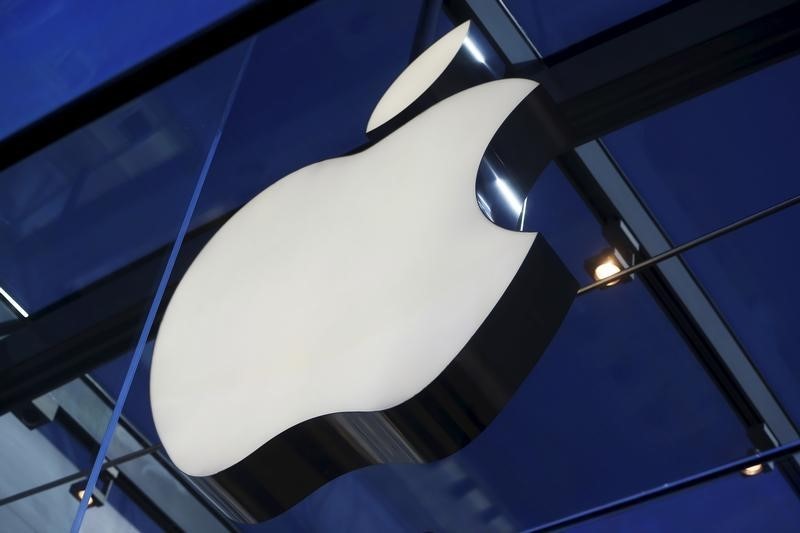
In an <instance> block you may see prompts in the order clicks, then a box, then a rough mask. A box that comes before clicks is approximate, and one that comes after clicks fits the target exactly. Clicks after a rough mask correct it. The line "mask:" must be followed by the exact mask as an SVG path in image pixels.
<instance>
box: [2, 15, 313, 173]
mask: <svg viewBox="0 0 800 533" xmlns="http://www.w3.org/2000/svg"><path fill="white" fill-rule="evenodd" d="M313 1H314V0H256V1H253V2H250V3H248V4H247V5H246V6H244V7H243V8H241V9H239V10H237V11H235V12H234V13H232V14H231V15H228V16H227V17H224V18H223V19H221V20H220V21H218V22H216V23H214V24H213V25H211V26H209V27H207V28H205V29H203V30H201V31H199V32H197V33H195V34H193V35H190V36H189V37H187V38H185V39H183V40H181V41H179V42H178V43H176V44H174V45H172V46H170V47H169V48H167V49H165V50H164V51H162V52H160V53H158V54H156V55H154V56H153V57H151V58H149V59H147V60H145V61H144V62H142V63H140V64H138V65H134V66H133V67H131V68H129V69H128V70H126V71H125V72H122V73H121V74H118V75H117V76H115V77H114V78H112V79H110V80H108V81H107V82H105V83H103V84H101V85H99V86H97V87H96V88H94V89H92V90H90V91H88V92H86V93H84V94H82V95H81V96H79V97H77V98H75V99H74V100H72V101H71V102H69V103H67V104H65V105H63V106H61V107H59V108H58V109H56V110H54V111H52V112H51V113H49V114H47V115H45V116H43V117H42V118H40V119H38V120H36V121H35V122H33V123H31V124H30V125H28V126H26V127H24V128H22V129H21V130H19V131H17V132H15V133H13V134H11V135H10V136H8V137H6V138H5V139H3V140H2V141H0V170H3V169H6V168H8V167H9V166H11V165H13V164H14V163H16V162H17V161H20V160H22V159H24V158H26V157H28V156H29V155H31V154H33V153H34V152H36V151H38V150H41V149H42V148H44V147H45V146H47V145H48V144H51V143H53V142H55V141H57V140H58V139H60V138H62V137H64V136H66V135H68V134H69V133H71V132H73V131H75V130H77V129H78V128H81V127H83V126H86V125H87V124H89V123H90V122H92V121H93V120H95V119H98V118H100V117H101V116H103V115H105V114H106V113H108V112H110V111H113V110H114V109H116V108H118V107H119V106H121V105H122V104H124V103H126V102H128V101H130V100H132V99H134V98H136V97H138V96H141V95H142V94H144V93H146V92H147V91H149V90H151V89H153V88H155V87H157V86H158V85H160V84H161V83H164V82H165V81H167V80H169V79H172V78H173V77H175V76H177V75H178V74H180V73H182V72H185V71H187V70H189V69H190V68H192V67H194V66H196V65H198V64H200V63H202V62H203V61H205V60H207V59H210V58H211V57H213V56H215V55H217V54H219V53H220V52H223V51H224V50H227V49H228V48H230V47H231V46H233V45H235V44H237V43H239V42H241V41H243V40H245V39H246V38H248V37H250V36H252V35H254V34H256V33H257V32H259V31H261V30H263V29H264V28H266V27H268V26H270V25H271V24H274V23H276V22H278V21H280V20H282V19H284V18H286V17H288V16H290V15H292V14H293V13H295V12H297V11H299V10H301V9H302V8H304V7H306V6H307V5H309V4H311V3H313Z"/></svg>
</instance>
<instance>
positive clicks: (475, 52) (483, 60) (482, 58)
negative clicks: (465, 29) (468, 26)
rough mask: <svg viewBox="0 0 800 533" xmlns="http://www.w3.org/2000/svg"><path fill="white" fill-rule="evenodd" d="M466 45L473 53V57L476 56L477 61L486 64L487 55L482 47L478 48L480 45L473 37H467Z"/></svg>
mask: <svg viewBox="0 0 800 533" xmlns="http://www.w3.org/2000/svg"><path fill="white" fill-rule="evenodd" d="M464 47H465V48H466V49H467V50H468V51H469V53H470V54H472V57H474V58H475V61H477V62H479V63H483V64H484V65H485V64H486V56H484V55H483V54H482V53H481V51H480V49H478V46H477V45H476V44H475V43H474V42H472V39H470V38H469V37H467V38H465V39H464Z"/></svg>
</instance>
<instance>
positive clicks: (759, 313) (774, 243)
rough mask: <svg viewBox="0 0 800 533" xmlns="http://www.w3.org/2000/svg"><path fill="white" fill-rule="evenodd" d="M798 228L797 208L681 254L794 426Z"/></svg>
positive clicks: (798, 366)
mask: <svg viewBox="0 0 800 533" xmlns="http://www.w3.org/2000/svg"><path fill="white" fill-rule="evenodd" d="M798 228H800V206H796V207H793V208H789V209H788V210H786V211H783V212H781V213H778V214H777V215H773V216H771V217H769V218H766V219H764V220H761V221H759V222H757V223H755V224H752V225H749V226H746V227H744V228H742V229H740V230H737V231H735V232H733V233H731V234H728V235H726V236H724V237H722V238H720V239H718V240H716V241H712V242H710V243H708V244H705V245H703V246H701V247H699V248H697V249H695V250H692V251H690V252H688V253H687V254H686V255H685V258H686V261H687V263H688V265H689V267H690V268H691V269H692V271H693V272H694V273H695V275H696V276H697V278H698V279H699V281H700V282H701V284H702V285H703V286H704V287H705V288H706V290H707V291H708V293H709V295H710V296H711V298H712V299H713V301H714V302H715V303H716V305H717V307H718V308H719V309H720V311H721V312H722V315H723V316H724V317H725V319H726V320H727V321H728V323H729V324H730V325H731V326H732V328H733V331H734V332H736V335H737V336H738V338H739V340H740V341H741V342H742V343H743V344H744V347H745V349H746V351H747V352H748V353H749V355H750V357H751V359H752V360H753V362H754V363H755V365H756V367H757V368H758V369H759V371H760V372H761V374H762V375H763V376H764V378H765V379H766V381H767V383H768V384H769V385H770V388H771V389H772V391H773V393H774V394H775V395H776V397H777V398H778V401H779V402H780V403H781V404H782V405H783V407H784V409H786V410H787V411H788V412H789V414H790V415H791V418H792V419H793V420H794V421H795V424H799V423H800V357H798V356H797V347H798V346H800V330H799V329H798V327H797V318H798V302H800V286H798V284H797V265H798V264H800V249H799V248H798V247H797V246H796V245H795V244H794V241H795V240H796V239H795V237H794V236H795V235H796V233H797V229H798Z"/></svg>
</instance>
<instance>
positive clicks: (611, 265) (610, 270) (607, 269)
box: [594, 258, 622, 287]
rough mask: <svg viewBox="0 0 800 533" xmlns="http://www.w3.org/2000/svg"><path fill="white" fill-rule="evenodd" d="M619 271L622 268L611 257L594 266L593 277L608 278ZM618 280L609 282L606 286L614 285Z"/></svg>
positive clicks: (597, 278) (598, 279) (596, 278)
mask: <svg viewBox="0 0 800 533" xmlns="http://www.w3.org/2000/svg"><path fill="white" fill-rule="evenodd" d="M621 271H622V269H621V268H620V266H619V265H618V264H617V262H616V261H614V260H613V259H611V258H608V259H606V260H605V261H603V262H602V263H600V264H599V265H597V266H596V267H594V279H595V280H597V281H600V280H602V279H606V278H609V277H611V276H613V275H614V274H617V273H618V272H621ZM618 282H619V280H614V281H612V282H610V283H609V284H608V286H609V287H610V286H611V285H614V284H615V283H618Z"/></svg>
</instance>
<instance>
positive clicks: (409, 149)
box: [150, 23, 577, 522]
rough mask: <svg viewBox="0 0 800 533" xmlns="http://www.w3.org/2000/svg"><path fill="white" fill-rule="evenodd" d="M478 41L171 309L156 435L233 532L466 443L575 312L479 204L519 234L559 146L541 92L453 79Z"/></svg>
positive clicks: (158, 372)
mask: <svg viewBox="0 0 800 533" xmlns="http://www.w3.org/2000/svg"><path fill="white" fill-rule="evenodd" d="M474 31H475V29H474V28H471V26H470V24H469V23H465V24H463V25H461V26H459V27H457V28H455V29H454V30H452V31H451V32H450V33H448V34H447V35H445V36H444V37H442V39H440V40H439V41H437V42H436V43H435V44H434V45H433V46H431V47H430V48H429V49H428V50H427V51H426V52H424V53H423V54H422V55H421V56H420V57H419V58H417V59H416V60H415V61H414V62H412V63H411V65H409V67H408V68H407V69H406V70H405V71H404V72H403V73H402V74H401V75H400V76H399V77H398V78H397V79H396V81H395V82H394V83H393V84H392V86H391V87H390V88H389V89H388V90H387V92H386V93H385V94H384V96H383V97H382V98H381V100H380V102H379V103H378V105H377V107H376V108H375V111H374V112H373V115H372V117H371V118H370V121H369V126H368V130H369V131H370V132H371V133H373V134H376V138H377V139H379V140H376V142H375V143H374V144H372V145H371V146H369V147H368V148H367V149H365V150H363V151H361V152H359V153H356V154H353V155H349V156H345V157H340V158H335V159H330V160H327V161H322V162H320V163H316V164H313V165H310V166H307V167H305V168H302V169H300V170H298V171H296V172H294V173H292V174H290V175H288V176H286V177H284V178H283V179H281V180H279V181H278V182H276V183H275V184H273V185H272V186H270V187H268V188H267V189H266V190H264V191H263V192H261V193H260V194H259V195H257V196H256V197H255V198H253V199H252V200H251V201H250V202H249V203H247V204H246V205H245V206H244V207H242V208H241V209H240V210H239V211H238V212H237V213H236V214H235V215H234V216H233V217H232V218H231V219H230V220H229V221H228V222H227V223H226V224H225V225H224V226H223V227H222V228H221V229H220V230H219V231H218V232H217V233H216V235H215V236H214V237H213V238H212V239H211V240H210V241H209V242H208V244H207V245H206V246H205V248H204V249H203V250H202V251H201V252H200V254H199V255H198V256H197V257H196V259H195V260H194V262H193V263H192V265H191V266H190V268H189V269H188V271H187V272H186V274H185V275H184V277H183V279H182V280H181V281H180V283H179V285H178V287H177V289H176V291H175V293H174V295H173V297H172V299H171V301H170V302H169V305H168V307H167V310H166V313H165V315H164V318H163V320H162V322H161V325H160V328H159V331H158V335H157V339H156V344H155V349H154V354H153V362H152V368H151V377H150V394H151V404H152V410H153V417H154V420H155V423H156V428H157V430H158V433H159V436H160V437H161V439H162V443H163V445H164V448H165V450H166V451H167V453H168V454H169V456H170V458H171V459H172V461H173V462H174V463H175V465H176V466H177V467H178V468H180V469H181V470H182V471H183V472H185V473H187V474H189V475H191V476H198V477H208V478H209V484H210V486H213V490H214V492H215V493H216V494H217V496H218V498H219V499H220V500H221V501H223V500H225V501H227V504H226V503H225V502H224V501H223V503H222V505H223V506H227V507H228V508H229V509H233V508H235V511H232V512H231V514H233V515H235V517H236V518H238V519H239V520H242V521H250V522H252V521H260V520H264V519H267V518H270V517H273V516H276V515H278V514H280V513H281V512H283V511H284V510H286V509H288V508H289V507H291V506H292V505H294V504H295V503H296V502H298V501H299V500H301V499H302V498H304V497H305V496H307V495H308V494H310V493H311V492H313V491H314V490H315V489H317V488H319V487H320V486H321V485H322V484H324V483H326V482H327V481H329V480H331V479H333V478H335V477H337V476H339V475H341V474H344V473H347V472H349V471H352V470H354V469H356V468H360V467H363V466H368V465H372V464H379V463H387V462H428V461H433V460H437V459H440V458H443V457H445V456H447V455H449V454H452V453H454V452H455V451H457V450H459V449H461V448H462V447H463V446H465V445H466V444H468V443H469V442H470V441H471V440H472V439H473V438H475V437H476V436H477V435H478V434H479V433H480V432H481V431H482V430H483V429H484V428H485V427H486V426H488V424H489V423H490V422H491V421H492V419H493V418H494V417H495V416H496V415H497V413H498V412H499V411H500V410H501V409H502V408H503V406H504V405H505V404H506V402H507V401H508V400H509V399H510V397H511V395H513V393H514V391H515V390H516V389H517V387H518V386H519V384H520V383H521V382H522V381H523V380H524V378H525V376H527V374H528V373H529V372H530V370H531V368H532V367H533V366H534V364H535V363H536V361H537V360H538V359H539V358H540V357H541V355H542V353H543V352H544V350H545V348H546V346H547V344H548V342H549V341H550V339H551V338H552V336H553V335H554V334H555V332H556V330H557V329H558V326H559V325H560V323H561V321H562V319H563V317H564V315H565V314H566V312H567V309H568V308H569V306H570V304H571V302H572V299H573V298H574V295H575V291H576V289H577V283H576V282H575V280H574V279H573V278H572V276H571V275H570V274H569V273H568V271H567V269H566V268H565V267H564V266H563V265H562V263H561V262H560V260H559V259H558V257H557V256H556V255H555V254H554V252H553V251H552V250H551V249H550V247H549V246H548V245H547V243H546V242H545V241H544V239H543V238H542V237H541V236H540V235H538V234H536V233H528V232H522V231H518V229H520V228H512V230H509V229H506V228H504V227H500V226H499V225H497V224H496V223H494V222H493V220H494V219H493V213H492V209H494V208H496V205H495V207H494V208H493V207H492V206H491V205H489V204H488V203H487V202H484V204H486V205H485V206H482V205H480V203H481V198H482V195H481V186H480V184H481V183H484V184H488V185H486V187H494V190H495V191H496V192H498V194H500V196H502V197H504V198H505V199H506V200H507V201H506V204H507V205H509V206H511V212H512V213H516V214H515V215H514V216H516V217H517V219H516V220H512V222H513V223H512V224H511V225H512V226H513V225H515V224H516V223H517V221H518V220H521V218H522V217H523V216H524V213H523V212H522V210H523V209H524V205H523V203H524V200H523V199H524V197H525V195H526V194H527V189H529V188H530V184H531V183H532V180H534V179H535V178H536V176H538V174H539V172H540V171H541V170H542V168H543V166H544V164H546V163H547V161H548V160H549V159H550V158H551V157H552V156H553V155H555V153H556V152H557V151H558V150H559V149H563V148H564V143H565V141H564V140H563V139H560V137H559V135H560V133H553V132H552V131H550V132H548V131H542V130H548V129H553V128H552V124H554V123H555V122H554V121H556V119H554V118H553V116H552V115H551V114H550V113H551V111H548V109H549V108H548V106H547V103H546V102H547V101H546V95H544V94H543V91H542V90H540V89H537V84H536V82H533V81H530V80H524V79H500V80H496V81H489V80H488V79H483V78H482V77H481V76H477V77H476V76H473V78H471V79H470V80H468V81H466V82H465V81H464V80H465V77H464V75H463V72H464V69H463V68H461V67H459V68H460V70H459V71H458V72H456V71H453V68H454V65H455V66H458V63H459V61H462V60H463V56H464V55H465V54H469V55H472V56H474V55H475V50H472V49H471V47H472V48H474V47H475V44H474V42H473V41H472V40H471V39H473V38H475V37H473V34H474ZM473 62H474V61H473ZM486 63H487V61H486V58H485V57H484V62H483V65H486ZM451 71H452V72H451ZM449 78H453V79H456V78H457V80H458V81H457V83H455V84H450V88H448V84H447V83H445V82H446V81H447V79H449ZM452 86H455V89H453V88H452ZM434 92H438V94H439V96H438V97H435V96H432V94H433V93H434ZM431 98H433V100H434V101H432V102H430V103H429V104H426V105H423V106H422V107H420V106H421V104H420V102H424V101H425V100H426V99H431ZM415 106H416V107H417V108H418V109H414V108H415ZM409 110H412V112H409ZM553 139H555V140H553ZM518 174H524V175H525V176H524V177H523V178H519V179H517V178H515V179H509V176H512V175H518ZM476 180H477V181H476ZM476 183H477V187H478V189H477V190H476ZM526 187H527V188H526ZM514 198H516V203H515V201H514ZM512 219H513V216H512ZM495 222H496V221H495ZM514 229H517V230H516V231H515V230H514Z"/></svg>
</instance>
